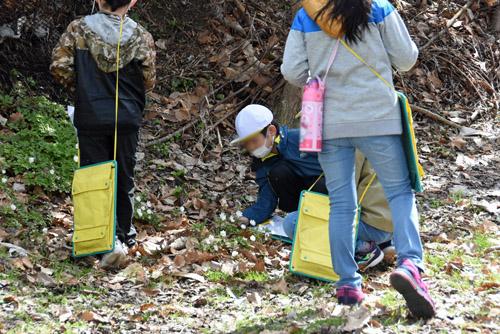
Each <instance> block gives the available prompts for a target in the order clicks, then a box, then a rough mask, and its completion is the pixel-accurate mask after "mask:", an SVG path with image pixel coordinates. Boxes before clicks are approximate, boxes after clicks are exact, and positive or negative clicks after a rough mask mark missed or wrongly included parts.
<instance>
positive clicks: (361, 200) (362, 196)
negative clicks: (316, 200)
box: [308, 173, 377, 204]
mask: <svg viewBox="0 0 500 334" xmlns="http://www.w3.org/2000/svg"><path fill="white" fill-rule="evenodd" d="M323 175H325V173H321V175H320V176H319V177H318V179H317V180H316V181H315V182H314V183H313V185H312V186H311V187H310V188H309V189H308V190H309V191H311V190H312V189H313V188H314V186H315V185H316V184H317V183H318V182H319V180H321V178H322V177H323ZM376 176H377V174H373V177H372V179H371V180H370V182H368V185H367V186H366V188H365V191H363V195H361V198H360V199H359V202H358V204H361V202H363V199H364V198H365V195H366V193H367V191H368V188H370V186H371V185H372V182H373V180H375V177H376Z"/></svg>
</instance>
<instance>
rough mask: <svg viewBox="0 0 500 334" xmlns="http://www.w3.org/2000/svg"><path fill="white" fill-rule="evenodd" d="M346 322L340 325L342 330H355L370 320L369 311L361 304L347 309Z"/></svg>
mask: <svg viewBox="0 0 500 334" xmlns="http://www.w3.org/2000/svg"><path fill="white" fill-rule="evenodd" d="M345 316H346V319H347V321H346V324H345V325H344V327H342V330H343V331H355V330H358V329H360V328H362V327H363V326H364V325H365V324H366V323H367V322H368V320H370V316H371V311H370V310H369V309H367V308H365V307H363V306H361V307H359V308H358V309H357V310H354V311H350V310H349V311H347V312H346V314H345Z"/></svg>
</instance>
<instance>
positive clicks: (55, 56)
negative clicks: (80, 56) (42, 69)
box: [50, 21, 77, 92]
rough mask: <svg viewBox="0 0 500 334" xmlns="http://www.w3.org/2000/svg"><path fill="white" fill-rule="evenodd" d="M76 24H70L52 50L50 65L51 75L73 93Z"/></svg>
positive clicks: (74, 22)
mask: <svg viewBox="0 0 500 334" xmlns="http://www.w3.org/2000/svg"><path fill="white" fill-rule="evenodd" d="M76 23H77V22H76V21H73V22H71V23H70V24H69V26H68V28H67V29H66V32H65V33H64V34H63V35H62V36H61V38H60V39H59V42H58V43H57V45H56V47H55V48H54V50H52V64H50V73H52V75H53V76H54V77H56V79H57V80H58V81H59V82H60V83H61V84H63V85H64V86H65V87H66V88H69V89H70V90H71V91H72V92H74V91H75V53H76V40H77V37H76V36H75V24H76Z"/></svg>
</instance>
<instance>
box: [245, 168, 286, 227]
mask: <svg viewBox="0 0 500 334" xmlns="http://www.w3.org/2000/svg"><path fill="white" fill-rule="evenodd" d="M264 169H266V170H264ZM255 182H256V183H257V184H258V185H259V195H258V197H257V202H255V204H254V205H252V206H251V207H249V208H248V209H246V210H245V212H243V216H244V217H247V218H248V219H250V220H255V222H256V223H257V224H260V223H263V222H265V221H266V220H268V219H269V218H270V217H271V215H272V214H273V212H274V210H275V209H276V206H277V205H278V198H277V197H276V195H274V192H273V189H272V188H271V185H270V184H269V181H268V177H267V168H262V169H259V170H257V172H256V173H255Z"/></svg>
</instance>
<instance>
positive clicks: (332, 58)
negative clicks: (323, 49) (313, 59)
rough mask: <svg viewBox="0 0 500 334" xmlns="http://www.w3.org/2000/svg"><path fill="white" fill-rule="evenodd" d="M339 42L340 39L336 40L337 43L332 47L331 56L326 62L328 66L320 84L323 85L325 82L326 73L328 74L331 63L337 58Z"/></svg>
mask: <svg viewBox="0 0 500 334" xmlns="http://www.w3.org/2000/svg"><path fill="white" fill-rule="evenodd" d="M339 42H340V38H338V39H337V43H335V46H334V47H333V51H332V54H331V55H330V60H329V61H328V66H327V67H326V72H325V76H324V77H323V80H322V81H321V82H320V83H321V84H324V82H325V81H326V77H327V76H328V72H330V68H331V67H332V64H333V61H334V60H335V57H336V56H337V51H338V49H339Z"/></svg>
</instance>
